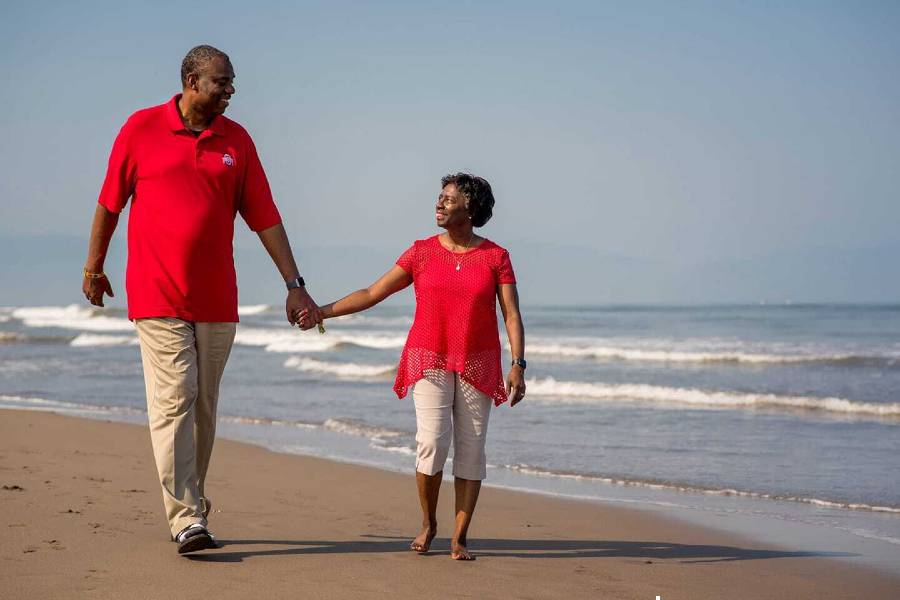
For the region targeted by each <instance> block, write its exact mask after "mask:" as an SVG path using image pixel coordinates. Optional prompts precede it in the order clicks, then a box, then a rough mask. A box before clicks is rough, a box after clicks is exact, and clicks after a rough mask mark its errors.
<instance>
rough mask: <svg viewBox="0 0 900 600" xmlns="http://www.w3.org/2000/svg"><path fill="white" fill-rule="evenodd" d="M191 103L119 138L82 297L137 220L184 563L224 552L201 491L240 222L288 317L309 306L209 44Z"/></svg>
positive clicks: (190, 63)
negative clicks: (280, 286)
mask: <svg viewBox="0 0 900 600" xmlns="http://www.w3.org/2000/svg"><path fill="white" fill-rule="evenodd" d="M181 83H182V87H183V90H182V93H180V94H178V95H176V96H175V97H173V98H172V99H171V100H169V101H168V102H166V103H165V104H162V105H160V106H155V107H152V108H148V109H144V110H140V111H138V112H136V113H134V114H133V115H132V116H131V117H130V118H129V119H128V121H127V122H126V123H125V125H124V126H123V127H122V129H121V131H120V132H119V135H118V137H117V138H116V141H115V143H114V145H113V149H112V152H111V154H110V158H109V168H108V171H107V174H106V180H105V181H104V183H103V188H102V190H101V192H100V199H99V202H98V206H97V208H96V212H95V214H94V221H93V226H92V229H91V239H90V244H89V248H88V259H87V262H86V264H85V267H84V281H83V285H82V290H83V292H84V295H85V296H86V297H87V299H88V300H90V302H91V304H95V305H97V306H103V295H104V293H106V294H109V295H110V296H112V295H113V290H112V287H111V285H110V283H109V280H108V279H107V277H106V275H105V274H104V273H103V263H104V260H105V258H106V252H107V249H108V247H109V240H110V238H111V237H112V234H113V231H114V230H115V228H116V224H117V223H118V220H119V213H120V212H121V211H122V209H123V208H124V207H125V204H126V203H127V201H128V199H129V198H131V210H130V215H129V218H128V266H127V271H126V288H127V292H128V318H129V319H131V320H133V321H134V324H135V328H136V329H137V333H138V337H139V338H140V344H141V358H142V361H143V367H144V382H145V385H146V390H147V413H148V416H149V421H150V437H151V441H152V444H153V453H154V456H155V459H156V466H157V470H158V472H159V480H160V484H161V485H162V492H163V503H164V505H165V510H166V516H167V518H168V520H169V528H170V530H171V533H172V539H173V540H174V541H175V542H177V543H178V552H179V553H180V554H184V553H186V552H193V551H196V550H203V549H206V548H212V547H215V546H216V541H215V538H214V537H213V536H212V535H211V534H210V532H209V530H208V529H207V521H206V519H207V517H208V515H209V511H210V507H211V503H210V501H209V498H208V497H207V496H206V493H205V490H204V481H205V479H206V471H207V468H208V466H209V459H210V455H211V453H212V447H213V440H214V437H215V429H216V405H217V400H218V392H219V381H220V379H221V377H222V372H223V370H224V368H225V362H226V361H227V360H228V355H229V353H230V351H231V345H232V342H233V341H234V335H235V328H236V323H237V321H238V314H237V283H236V277H235V271H234V261H233V255H232V252H233V246H232V243H233V236H234V220H235V216H236V215H237V214H238V213H240V215H241V217H242V218H243V219H244V221H246V223H247V225H249V227H250V228H251V229H252V230H253V231H255V232H256V233H257V234H258V235H259V239H260V240H261V241H262V243H263V246H265V248H266V250H267V251H268V252H269V255H270V256H271V257H272V260H273V261H274V262H275V265H276V266H277V267H278V270H279V271H280V272H281V275H282V277H284V280H285V282H286V283H287V288H288V293H287V301H286V305H285V310H286V314H287V318H288V321H290V322H291V324H292V325H293V324H294V316H293V315H294V314H296V313H299V312H300V311H302V310H304V309H308V310H309V311H310V312H311V314H313V315H314V318H316V319H318V321H319V322H321V316H320V315H319V311H318V307H317V306H316V304H315V303H314V302H313V300H312V298H310V296H309V294H307V292H306V288H305V287H304V281H303V278H302V277H300V273H299V271H298V270H297V265H296V264H295V262H294V257H293V254H292V253H291V247H290V244H289V242H288V238H287V234H286V233H285V230H284V227H283V226H282V224H281V217H280V215H279V213H278V209H277V208H276V207H275V203H274V202H273V200H272V193H271V191H270V189H269V184H268V181H267V179H266V175H265V172H264V171H263V168H262V165H261V164H260V161H259V157H258V156H257V153H256V148H255V147H254V145H253V141H252V140H251V138H250V136H249V135H248V133H247V132H246V131H245V130H244V129H243V128H242V127H241V126H240V125H238V124H237V123H235V122H234V121H232V120H230V119H228V118H226V117H225V116H223V114H222V113H223V112H225V109H226V108H227V107H228V103H229V100H230V99H231V96H232V95H233V94H234V91H235V90H234V69H233V68H232V66H231V61H230V60H229V58H228V56H227V55H226V54H225V53H224V52H222V51H220V50H217V49H216V48H213V47H212V46H197V47H196V48H193V49H192V50H191V51H190V52H188V54H187V56H185V58H184V61H183V62H182V65H181Z"/></svg>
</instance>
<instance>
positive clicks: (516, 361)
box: [510, 358, 528, 371]
mask: <svg viewBox="0 0 900 600" xmlns="http://www.w3.org/2000/svg"><path fill="white" fill-rule="evenodd" d="M516 365H519V366H520V367H522V370H523V371H524V370H525V368H526V367H527V366H528V362H526V360H525V359H524V358H514V359H513V360H512V364H511V365H510V366H511V367H514V366H516Z"/></svg>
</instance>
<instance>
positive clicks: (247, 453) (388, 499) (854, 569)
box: [0, 411, 900, 600]
mask: <svg viewBox="0 0 900 600" xmlns="http://www.w3.org/2000/svg"><path fill="white" fill-rule="evenodd" d="M0 440H2V442H0V486H2V488H0V507H2V511H0V514H2V518H0V521H2V523H0V598H15V599H20V598H54V599H55V598H116V599H140V598H266V599H268V598H386V597H389V596H390V597H393V598H415V597H421V598H567V599H568V598H573V599H577V598H617V599H618V598H622V599H631V598H634V599H641V600H654V598H656V596H660V597H661V598H662V600H676V599H679V598H690V599H704V598H716V599H728V598H778V599H801V598H810V599H813V598H815V599H816V600H823V599H828V598H848V599H851V598H852V599H875V598H893V597H898V596H900V578H897V577H892V576H890V575H888V574H885V573H882V572H879V571H874V570H872V569H870V568H868V567H862V566H858V565H855V564H850V563H848V562H842V561H839V560H837V559H834V558H825V557H822V556H815V555H813V556H811V555H810V553H807V552H804V551H803V548H792V549H789V550H782V549H779V548H773V547H768V546H766V545H765V544H761V543H759V542H751V541H748V540H743V539H740V538H737V537H735V536H732V535H728V534H723V533H719V532H716V531H711V530H704V529H702V528H698V527H696V526H693V525H688V524H684V523H682V522H680V521H677V520H673V519H671V518H668V517H665V516H662V515H658V514H656V513H653V512H649V511H644V510H632V509H628V508H622V507H619V506H608V505H604V504H595V503H587V502H576V501H567V500H562V499H556V498H550V497H545V496H539V495H531V494H525V493H516V492H510V491H506V490H498V489H491V488H485V489H484V490H483V491H482V496H481V500H480V503H479V506H478V511H477V512H476V515H475V520H474V523H473V526H472V529H471V531H470V547H471V549H472V550H473V551H474V552H475V553H476V556H477V560H475V561H473V562H471V563H461V562H454V561H451V560H450V559H449V556H448V539H447V536H448V535H449V533H450V531H451V513H450V511H451V506H452V494H451V493H452V490H451V489H449V487H448V486H446V485H445V489H444V491H443V494H442V499H441V507H440V513H439V514H440V515H441V516H442V517H444V518H443V521H442V522H441V523H440V524H439V537H438V539H437V540H436V541H435V543H434V546H433V549H432V552H431V553H430V554H429V555H427V556H418V555H415V554H413V553H411V552H410V551H409V550H407V548H408V543H409V539H410V537H411V536H412V535H413V534H414V533H416V532H417V530H418V526H419V523H420V516H419V512H418V506H417V501H416V496H415V484H414V480H413V477H412V474H410V475H401V474H396V473H389V472H385V471H380V470H377V469H370V468H365V467H359V466H354V465H347V464H341V463H335V462H331V461H327V460H321V459H315V458H307V457H301V456H293V455H286V454H278V453H274V452H270V451H268V450H265V449H263V448H259V447H256V446H252V445H248V444H241V443H237V442H231V441H227V440H219V441H218V442H217V446H216V449H215V453H214V455H213V463H212V468H211V472H210V477H209V482H208V484H207V491H208V492H209V494H210V497H211V499H212V501H213V504H214V511H213V514H212V515H211V516H210V528H211V530H212V531H213V532H214V533H215V534H216V535H217V536H218V537H219V539H220V541H222V542H223V543H224V547H223V548H221V549H218V550H212V551H208V552H204V553H197V554H194V555H191V557H190V558H187V557H184V556H178V554H177V553H176V550H175V544H173V543H172V542H170V541H169V535H168V530H167V527H166V525H165V523H164V519H163V513H162V500H161V496H160V492H159V484H158V483H157V481H156V472H155V468H154V466H153V463H152V454H151V451H150V441H149V433H148V432H147V429H146V428H144V427H139V426H134V425H127V424H121V423H111V422H104V421H94V420H87V419H78V418H73V417H64V416H60V415H55V414H49V413H38V412H27V411H0Z"/></svg>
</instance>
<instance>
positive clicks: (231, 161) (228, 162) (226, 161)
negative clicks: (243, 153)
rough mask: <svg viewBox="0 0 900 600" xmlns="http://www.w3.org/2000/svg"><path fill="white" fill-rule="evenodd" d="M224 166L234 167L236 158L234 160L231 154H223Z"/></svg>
mask: <svg viewBox="0 0 900 600" xmlns="http://www.w3.org/2000/svg"><path fill="white" fill-rule="evenodd" d="M222 164H223V165H225V166H226V167H233V166H234V158H232V157H231V155H230V154H223V155H222Z"/></svg>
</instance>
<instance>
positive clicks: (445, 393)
mask: <svg viewBox="0 0 900 600" xmlns="http://www.w3.org/2000/svg"><path fill="white" fill-rule="evenodd" d="M413 402H414V403H415V405H416V471H418V472H419V473H424V474H425V475H435V474H436V473H439V472H440V471H443V470H444V463H445V462H446V461H447V454H448V453H449V452H450V443H451V441H452V442H453V476H454V477H459V478H461V479H477V480H482V479H484V478H485V476H486V475H487V462H486V460H485V456H484V442H485V439H486V438H487V426H488V417H489V416H490V414H491V404H493V400H491V398H490V396H488V395H487V394H484V393H482V392H480V391H478V390H477V389H475V388H474V387H472V386H471V385H469V384H468V383H466V382H465V381H463V380H462V379H461V378H460V377H459V375H458V374H457V373H455V372H452V371H442V370H427V371H425V377H424V378H423V379H420V380H419V381H417V382H416V385H415V386H414V387H413Z"/></svg>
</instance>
